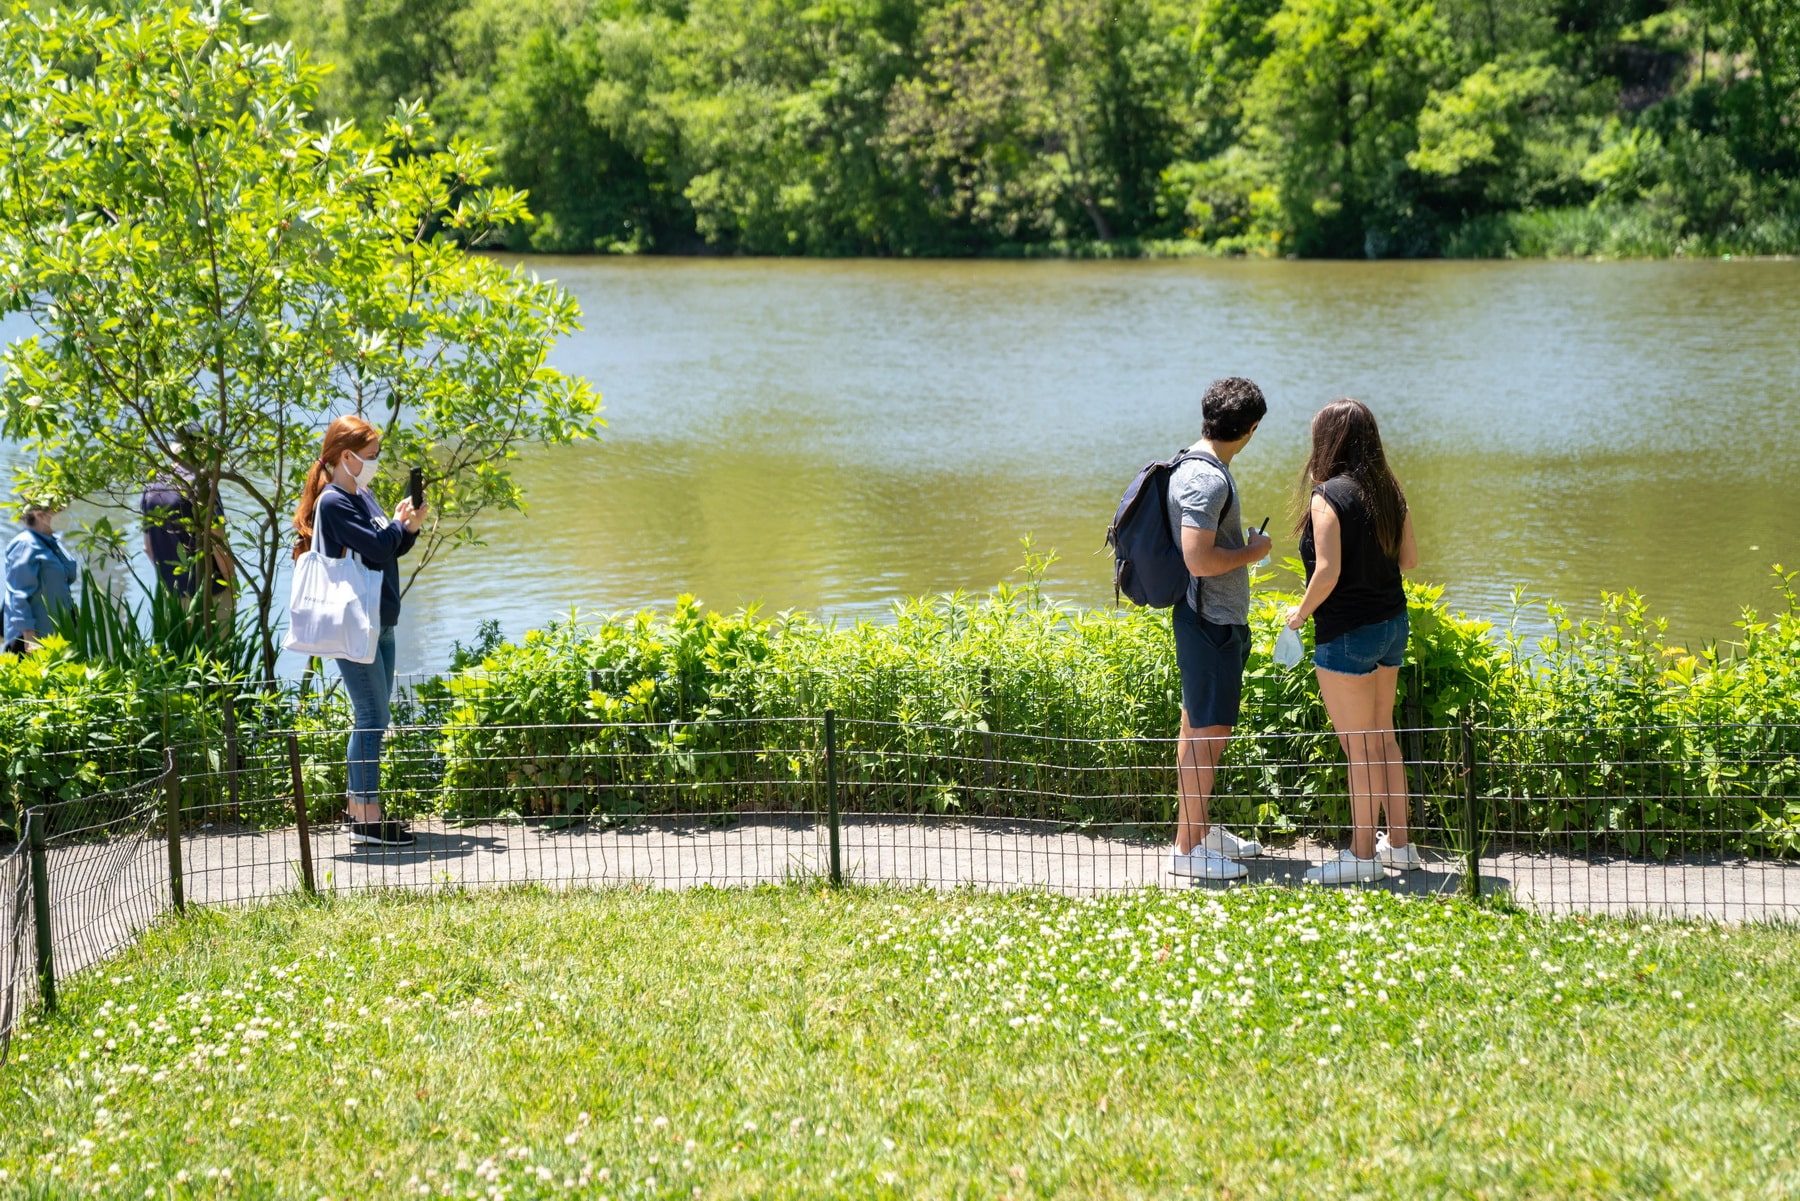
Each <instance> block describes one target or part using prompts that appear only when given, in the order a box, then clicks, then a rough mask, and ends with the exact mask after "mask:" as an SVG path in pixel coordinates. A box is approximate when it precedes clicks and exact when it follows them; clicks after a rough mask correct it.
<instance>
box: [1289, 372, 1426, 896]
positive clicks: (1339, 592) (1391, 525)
mask: <svg viewBox="0 0 1800 1201" xmlns="http://www.w3.org/2000/svg"><path fill="white" fill-rule="evenodd" d="M1312 442H1313V446H1312V456H1311V458H1310V459H1309V460H1308V461H1307V464H1306V474H1305V478H1304V489H1305V491H1304V498H1305V499H1304V506H1305V507H1304V508H1303V509H1302V511H1301V514H1300V519H1299V521H1298V522H1297V523H1296V525H1295V533H1296V534H1297V535H1298V536H1299V538H1300V558H1301V559H1302V561H1303V562H1305V564H1306V595H1305V596H1303V597H1302V598H1301V600H1300V603H1299V604H1298V605H1296V606H1294V608H1293V609H1292V610H1290V611H1289V613H1288V626H1289V628H1291V629H1295V630H1298V629H1300V628H1301V627H1303V626H1304V625H1305V624H1306V620H1307V618H1309V617H1310V618H1312V620H1313V635H1314V637H1313V642H1314V645H1315V647H1316V649H1315V650H1314V652H1313V669H1314V672H1315V673H1316V674H1317V676H1318V678H1319V695H1320V697H1322V698H1323V699H1324V701H1325V710H1326V712H1327V713H1329V714H1330V715H1331V725H1332V728H1333V729H1334V730H1336V731H1337V736H1338V742H1339V743H1340V744H1341V745H1342V746H1343V748H1344V755H1345V757H1346V758H1348V759H1349V761H1350V822H1351V833H1350V849H1349V850H1347V851H1345V852H1344V853H1343V854H1342V855H1340V856H1339V857H1338V858H1337V859H1335V860H1333V861H1331V862H1329V863H1326V864H1323V865H1321V866H1319V867H1316V868H1313V869H1312V870H1311V871H1309V872H1307V873H1306V878H1307V879H1308V880H1311V881H1313V882H1314V883H1319V884H1356V883H1363V882H1367V881H1371V880H1377V879H1380V878H1381V877H1382V876H1383V875H1384V874H1385V873H1386V869H1387V868H1390V867H1391V868H1396V869H1398V870H1400V871H1411V870H1414V869H1416V868H1418V867H1419V866H1421V865H1420V862H1419V853H1418V851H1417V850H1416V849H1415V848H1414V847H1413V846H1412V843H1411V840H1410V838H1409V837H1408V832H1407V813H1406V762H1405V760H1404V759H1402V758H1401V756H1400V742H1399V739H1397V738H1396V737H1395V736H1394V693H1395V691H1396V689H1397V685H1398V684H1399V680H1400V665H1401V663H1402V662H1404V660H1405V656H1406V640H1407V632H1408V631H1407V623H1406V591H1405V588H1404V586H1403V585H1402V584H1401V580H1400V573H1401V572H1402V571H1411V570H1412V569H1413V568H1414V567H1416V566H1417V565H1418V559H1419V554H1418V547H1417V543H1416V542H1415V541H1414V538H1413V527H1412V515H1411V514H1410V513H1409V512H1408V511H1407V508H1406V496H1405V494H1404V493H1403V492H1401V490H1400V484H1399V481H1397V480H1396V479H1394V473H1393V472H1392V471H1390V470H1389V469H1388V465H1387V455H1386V453H1385V452H1384V451H1383V450H1382V447H1381V430H1380V428H1379V427H1378V426H1377V425H1376V423H1375V414H1373V413H1371V412H1370V411H1369V407H1368V406H1367V405H1365V404H1363V403H1362V402H1361V401H1359V400H1334V401H1332V402H1331V403H1330V404H1328V405H1326V406H1325V407H1324V408H1323V409H1320V410H1319V413H1318V415H1317V416H1316V417H1314V418H1313V423H1312ZM1382 815H1385V817H1386V821H1387V831H1386V832H1385V833H1384V834H1382V835H1381V836H1380V837H1379V838H1378V837H1377V836H1376V830H1375V825H1376V819H1377V818H1378V817H1379V816H1382Z"/></svg>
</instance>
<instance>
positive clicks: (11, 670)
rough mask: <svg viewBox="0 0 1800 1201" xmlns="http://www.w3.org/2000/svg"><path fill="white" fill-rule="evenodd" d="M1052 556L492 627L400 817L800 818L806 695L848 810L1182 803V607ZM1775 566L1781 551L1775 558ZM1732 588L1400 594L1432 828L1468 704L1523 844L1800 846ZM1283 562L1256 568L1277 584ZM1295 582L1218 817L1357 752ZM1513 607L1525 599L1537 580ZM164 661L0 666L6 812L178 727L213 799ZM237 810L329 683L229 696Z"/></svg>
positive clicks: (311, 782)
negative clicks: (1319, 670) (826, 717)
mask: <svg viewBox="0 0 1800 1201" xmlns="http://www.w3.org/2000/svg"><path fill="white" fill-rule="evenodd" d="M1046 565H1047V564H1046V562H1045V561H1044V560H1042V559H1039V558H1036V557H1035V556H1029V554H1028V559H1027V566H1026V571H1025V573H1024V579H1023V581H1022V582H1020V583H1017V584H1004V585H1002V586H1000V587H998V588H997V589H995V590H994V591H993V592H990V593H987V594H981V595H972V594H967V593H950V594H946V595H941V596H935V597H927V598H921V599H917V600H914V601H910V602H907V603H905V604H902V605H900V606H898V607H897V609H896V611H895V615H894V620H893V621H892V622H890V623H874V622H859V623H856V624H854V625H848V626H844V625H838V624H835V623H830V622H823V621H819V620H817V619H814V618H811V617H808V616H806V615H804V614H796V613H782V614H777V615H774V616H767V617H765V616H763V615H761V614H759V613H758V612H756V611H755V610H747V611H741V612H737V613H716V612H712V611H710V610H707V609H705V608H703V607H702V606H701V605H700V604H699V602H697V601H696V600H694V599H693V598H692V597H683V598H681V600H680V601H679V602H678V603H677V604H676V606H675V608H674V610H673V611H672V612H670V613H668V614H667V615H664V616H659V615H656V614H654V613H651V612H642V613H637V614H633V615H629V616H622V617H615V618H607V619H598V620H586V621H584V620H581V619H579V618H577V617H576V616H575V615H573V614H571V615H570V616H569V617H568V618H567V619H565V620H563V621H559V622H556V623H553V624H552V625H551V626H549V627H548V628H546V629H543V630H534V631H532V632H530V633H528V634H526V635H525V636H524V637H523V638H522V639H520V640H519V641H517V642H505V641H503V640H501V639H500V638H499V637H498V635H497V633H496V632H495V631H491V630H490V631H488V632H487V634H486V636H484V637H483V638H482V639H480V640H479V641H478V644H477V646H476V647H475V648H463V647H459V648H458V651H457V654H456V656H455V658H454V659H453V660H452V664H451V670H450V671H449V672H448V673H447V674H445V675H443V676H441V677H437V678H434V679H432V680H429V681H427V682H426V683H424V684H422V685H420V686H419V687H418V688H416V689H415V690H413V691H412V692H411V693H409V694H407V695H404V696H402V697H401V698H400V699H399V701H398V702H397V704H396V713H395V721H396V724H397V727H398V728H397V730H396V732H395V734H394V735H393V736H392V737H391V738H390V739H389V742H388V746H387V751H386V758H385V763H384V768H383V795H384V801H385V802H386V804H387V805H388V806H389V807H390V808H391V809H392V810H393V811H394V812H396V813H400V814H403V815H416V814H428V813H429V814H442V815H444V816H447V817H451V818H460V819H481V818H491V817H495V816H506V815H518V816H521V817H523V816H532V817H548V818H553V819H567V820H577V819H583V820H588V819H598V820H602V821H606V822H612V823H631V822H636V821H640V820H643V819H645V818H647V817H652V816H657V815H669V814H677V813H679V814H697V815H704V816H706V817H708V818H709V819H711V820H715V821H720V822H724V821H729V820H732V818H733V816H734V815H736V814H739V813H744V812H757V811H775V812H782V811H811V810H814V809H816V808H817V807H818V806H819V805H821V804H822V801H823V797H824V792H823V780H824V775H825V763H824V747H823V739H822V729H821V723H820V720H819V719H820V718H821V717H822V716H823V714H824V713H825V711H826V710H827V709H830V710H832V711H834V712H835V714H836V716H837V721H838V748H839V760H838V763H837V767H838V773H839V778H840V781H841V784H842V789H843V792H842V795H843V799H844V803H845V804H846V806H847V807H848V808H849V809H851V810H853V811H854V810H864V811H870V812H884V813H918V814H960V815H966V816H995V817H1029V818H1040V819H1048V820H1053V821H1058V822H1065V823H1070V824H1074V825H1092V824H1106V825H1111V826H1115V827H1118V826H1142V825H1147V824H1161V823H1166V822H1167V821H1169V820H1170V819H1171V818H1172V816H1173V812H1172V811H1173V797H1174V793H1175V779H1174V770H1173V766H1172V763H1171V759H1172V754H1171V748H1170V744H1169V741H1168V740H1169V739H1171V738H1173V736H1174V734H1175V731H1176V729H1177V725H1178V721H1179V713H1180V700H1179V691H1180V687H1179V676H1178V673H1177V670H1176V666H1175V661H1174V647H1173V640H1172V639H1171V637H1170V635H1169V631H1168V616H1167V614H1166V613H1162V612H1156V611H1147V610H1141V609H1129V608H1128V609H1120V610H1097V611H1096V610H1084V609H1078V608H1073V607H1068V606H1063V605H1058V604H1055V603H1053V602H1051V601H1049V600H1048V599H1046V598H1045V597H1044V596H1043V594H1042V592H1041V590H1040V588H1039V586H1038V580H1039V579H1040V578H1041V577H1042V574H1043V569H1044V567H1045V566H1046ZM1778 570H1779V569H1778ZM1794 580H1795V576H1793V575H1787V574H1782V575H1780V576H1779V578H1778V581H1777V583H1778V588H1779V596H1780V601H1781V603H1780V604H1779V605H1778V606H1777V608H1776V610H1775V611H1774V612H1773V613H1771V614H1769V615H1767V616H1764V615H1760V614H1758V613H1756V612H1754V611H1748V610H1747V611H1746V613H1745V615H1744V618H1743V620H1742V621H1741V622H1740V623H1739V626H1738V629H1739V640H1738V641H1736V642H1734V643H1731V644H1729V645H1725V646H1717V645H1715V646H1707V647H1702V648H1698V649H1690V648H1687V647H1684V646H1680V645H1677V644H1675V643H1673V642H1672V641H1671V640H1670V639H1669V636H1668V633H1667V629H1666V625H1665V624H1664V623H1662V622H1660V621H1658V620H1656V619H1654V618H1652V617H1651V616H1650V614H1649V613H1648V611H1647V608H1646V606H1645V605H1644V603H1643V601H1642V599H1641V598H1639V597H1637V596H1636V595H1635V594H1632V593H1624V594H1617V595H1612V594H1609V595H1606V596H1604V597H1603V598H1602V604H1601V608H1600V612H1599V614H1598V615H1597V616H1595V617H1593V618H1589V619H1585V620H1579V621H1578V620H1576V619H1574V618H1573V617H1571V616H1570V615H1569V614H1568V612H1567V611H1566V610H1564V609H1562V608H1561V607H1559V606H1556V605H1548V606H1546V607H1545V610H1544V612H1545V615H1546V616H1547V618H1548V621H1549V625H1550V633H1549V635H1548V636H1547V637H1544V638H1542V639H1538V640H1534V641H1529V642H1528V641H1527V640H1526V639H1523V638H1520V637H1518V636H1516V635H1515V634H1513V633H1512V632H1511V631H1510V630H1507V631H1501V632H1498V633H1497V632H1496V631H1495V630H1494V629H1493V628H1492V626H1491V625H1490V624H1489V623H1487V622H1482V621H1476V620H1472V619H1470V618H1468V617H1465V616H1463V615H1461V614H1458V613H1456V612H1454V611H1452V610H1451V609H1449V608H1448V607H1447V606H1446V605H1445V604H1444V601H1443V594H1442V590H1441V589H1439V588H1434V587H1428V586H1421V585H1411V586H1409V588H1408V599H1409V606H1408V607H1409V616H1410V620H1411V625H1412V638H1411V641H1410V643H1409V646H1408V657H1407V662H1406V665H1405V667H1404V668H1403V671H1402V684H1403V687H1402V689H1401V691H1400V697H1399V706H1398V712H1397V714H1396V724H1397V725H1399V726H1400V727H1401V728H1402V729H1407V730H1423V731H1428V732H1426V733H1419V734H1409V735H1408V736H1407V745H1406V746H1405V748H1404V749H1405V750H1406V753H1407V758H1408V760H1409V762H1410V763H1411V764H1412V765H1413V768H1412V770H1413V773H1414V777H1413V778H1414V787H1415V789H1416V790H1417V791H1418V793H1419V794H1421V796H1422V797H1423V798H1426V799H1425V800H1422V801H1421V805H1422V807H1423V808H1424V810H1425V811H1424V812H1422V813H1421V814H1420V817H1419V820H1420V821H1421V822H1423V823H1430V822H1438V821H1442V820H1443V815H1442V814H1438V813H1435V812H1432V811H1431V808H1430V806H1431V805H1432V804H1433V803H1434V802H1432V801H1430V799H1429V798H1433V797H1456V796H1460V795H1461V790H1462V787H1463V785H1462V781H1461V777H1460V770H1461V767H1460V764H1461V746H1460V736H1459V735H1458V733H1457V731H1456V729H1455V727H1456V726H1457V725H1458V724H1459V723H1460V722H1462V721H1463V720H1464V719H1465V718H1466V719H1469V720H1471V721H1472V722H1473V723H1475V726H1476V729H1477V731H1478V743H1479V746H1478V751H1479V758H1480V760H1481V763H1480V764H1479V769H1478V779H1479V783H1480V788H1481V791H1482V793H1483V794H1484V795H1485V797H1486V804H1487V805H1488V806H1489V807H1490V815H1491V824H1492V826H1493V828H1495V829H1496V830H1498V831H1501V832H1502V833H1503V834H1504V836H1506V837H1508V838H1511V839H1513V840H1515V841H1520V840H1523V841H1531V840H1534V839H1543V838H1553V839H1555V840H1557V843H1558V845H1572V846H1575V847H1577V848H1584V849H1588V850H1591V851H1596V852H1605V851H1617V852H1625V853H1632V854H1656V855H1663V854H1673V853H1680V852H1683V851H1686V850H1692V849H1697V848H1698V847H1699V846H1700V845H1701V843H1702V841H1703V840H1704V842H1705V844H1706V845H1707V846H1709V847H1712V848H1714V849H1717V848H1718V847H1720V846H1721V845H1732V846H1738V847H1741V848H1743V849H1754V850H1767V851H1776V852H1783V853H1785V852H1791V851H1800V802H1796V800H1795V799H1794V798H1795V796H1796V793H1800V600H1797V598H1796V593H1795V587H1794ZM1264 582H1266V581H1264ZM1293 599H1294V598H1293V597H1292V595H1291V594H1286V593H1282V592H1278V591H1264V592H1259V593H1258V594H1257V600H1256V604H1255V607H1254V611H1253V613H1252V616H1251V624H1252V654H1251V660H1250V665H1249V668H1248V670H1247V672H1246V676H1245V682H1244V698H1245V708H1244V718H1243V721H1242V723H1241V725H1240V727H1239V733H1240V734H1241V735H1243V737H1240V738H1238V739H1236V740H1234V742H1233V744H1232V747H1231V750H1230V752H1229V758H1228V759H1227V761H1226V762H1227V766H1228V767H1229V768H1230V769H1231V770H1232V771H1233V773H1234V775H1233V781H1234V783H1233V785H1232V786H1231V788H1230V789H1229V790H1228V791H1229V792H1230V794H1231V795H1230V796H1221V798H1220V801H1219V804H1218V807H1217V808H1218V814H1217V815H1218V817H1219V818H1220V820H1223V821H1227V822H1233V823H1240V824H1250V825H1255V826H1258V827H1260V828H1263V829H1265V830H1274V831H1277V832H1279V831H1281V830H1284V829H1295V828H1299V827H1318V826H1331V825H1336V824H1339V823H1342V822H1343V821H1344V819H1345V818H1346V816H1347V815H1346V813H1345V812H1344V809H1345V800H1344V792H1345V786H1344V775H1343V756H1342V752H1341V750H1340V749H1339V746H1338V743H1337V740H1336V738H1335V737H1333V736H1332V734H1331V731H1330V726H1329V722H1328V720H1327V718H1326V714H1325V711H1324V708H1323V706H1322V705H1321V703H1320V701H1319V697H1318V691H1317V686H1316V684H1315V682H1314V680H1313V677H1312V674H1311V673H1310V672H1308V671H1304V670H1290V669H1284V668H1281V667H1279V666H1277V665H1276V664H1275V663H1274V662H1273V660H1272V657H1271V650H1272V647H1273V644H1274V640H1275V635H1276V633H1277V631H1278V630H1279V628H1280V623H1281V620H1282V618H1283V615H1284V614H1285V612H1286V609H1287V607H1288V605H1289V604H1291V603H1292V601H1293ZM1519 603H1520V605H1521V607H1522V606H1523V604H1524V602H1523V601H1522V600H1521V601H1520V602H1519ZM171 682H172V680H171V676H170V673H169V671H168V670H165V671H164V673H163V674H162V675H160V676H157V675H154V674H153V673H151V672H150V671H149V669H148V667H142V668H140V669H139V670H137V671H126V670H123V669H121V668H120V667H118V666H109V665H105V664H98V665H96V664H91V663H84V662H82V661H81V660H80V659H78V658H77V657H76V656H75V655H74V654H73V652H72V650H71V649H70V648H69V647H68V646H67V644H66V643H63V642H61V641H59V640H56V639H52V640H49V641H48V642H47V643H46V646H45V648H44V649H43V650H40V651H39V652H37V653H36V654H34V655H30V656H26V657H24V658H22V659H8V660H5V661H3V662H0V749H3V750H4V752H5V757H6V762H7V771H8V777H7V780H8V784H7V787H8V797H9V804H10V805H11V806H12V810H9V812H12V811H15V810H16V808H17V807H18V806H19V805H29V804H37V803H42V802H44V801H46V800H51V799H55V798H59V797H70V796H82V795H90V794H92V793H95V792H99V791H103V790H105V789H107V788H111V787H117V786H119V785H120V784H122V783H129V782H131V781H132V780H134V779H137V778H141V775H142V774H143V773H145V772H154V771H156V770H159V769H160V764H161V748H162V747H163V746H164V745H165V743H166V744H170V745H176V746H177V747H178V748H179V755H180V757H181V758H182V760H183V764H184V766H183V772H184V776H185V777H186V783H185V784H184V789H185V792H184V795H185V796H186V798H187V800H186V803H187V804H188V805H190V806H193V805H210V806H215V808H214V809H213V810H212V811H213V812H214V813H218V812H219V810H218V809H217V808H216V806H220V805H225V804H228V803H229V801H230V800H231V797H230V796H228V795H227V794H228V792H229V790H228V788H227V786H226V783H225V780H226V774H225V773H224V771H223V770H222V766H221V765H222V764H223V762H224V760H223V758H222V755H223V753H224V751H223V745H222V739H221V737H220V734H221V718H220V713H219V711H218V706H217V697H218V692H217V690H216V689H205V688H193V687H186V688H177V687H171V686H170V685H171ZM237 696H238V709H237V719H238V729H239V731H240V733H239V750H240V759H241V762H242V764H243V767H242V770H241V772H240V774H239V776H238V781H239V789H238V794H237V799H239V800H240V802H241V804H240V807H239V809H238V810H236V811H234V812H231V813H230V814H229V820H233V821H243V822H250V823H257V824H276V823H281V822H285V821H287V820H289V817H290V815H291V808H292V786H291V783H290V769H289V764H288V759H287V750H286V737H287V731H290V730H292V731H293V732H294V734H295V737H297V738H298V739H299V742H300V750H301V758H302V774H303V780H304V786H305V789H306V794H307V797H308V800H309V806H310V810H311V813H312V816H313V817H314V819H315V820H321V821H323V820H328V819H330V818H331V817H332V816H333V815H335V814H336V812H337V811H338V809H339V808H340V804H341V797H342V795H343V789H344V764H343V758H344V735H345V732H346V730H347V729H348V728H349V726H350V721H351V719H350V714H349V710H348V706H347V705H346V703H345V700H344V697H343V694H342V691H341V689H340V688H338V687H337V686H336V684H335V681H333V680H330V679H329V678H326V679H323V680H320V681H316V682H314V681H308V682H306V683H304V684H303V685H302V686H301V687H300V688H299V689H293V688H284V689H280V690H273V691H268V692H262V693H256V694H246V693H241V692H240V693H238V694H237Z"/></svg>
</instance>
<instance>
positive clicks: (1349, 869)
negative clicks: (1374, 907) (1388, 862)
mask: <svg viewBox="0 0 1800 1201" xmlns="http://www.w3.org/2000/svg"><path fill="white" fill-rule="evenodd" d="M1385 874H1386V873H1385V872H1383V871H1382V870H1381V860H1379V859H1358V858H1357V857H1356V856H1355V855H1354V854H1352V853H1351V852H1349V851H1345V852H1344V853H1343V854H1341V855H1339V856H1338V857H1337V858H1336V859H1333V860H1332V861H1331V862H1329V863H1322V864H1320V865H1319V866H1318V867H1313V868H1308V869H1307V871H1306V882H1307V883H1308V884H1371V883H1373V882H1375V881H1376V880H1379V879H1381V877H1382V876H1383V875H1385Z"/></svg>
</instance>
